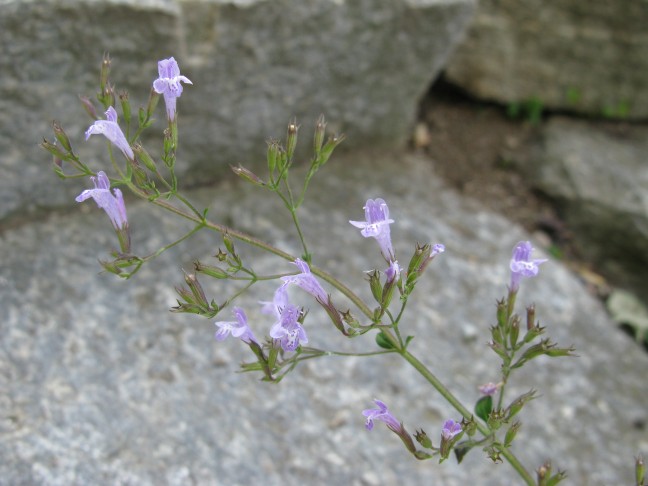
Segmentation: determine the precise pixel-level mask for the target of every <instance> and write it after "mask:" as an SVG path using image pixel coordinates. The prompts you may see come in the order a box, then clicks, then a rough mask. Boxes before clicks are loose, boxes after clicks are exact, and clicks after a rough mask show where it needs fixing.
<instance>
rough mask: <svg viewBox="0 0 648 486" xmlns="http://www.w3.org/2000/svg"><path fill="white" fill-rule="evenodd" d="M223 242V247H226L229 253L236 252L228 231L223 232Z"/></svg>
mask: <svg viewBox="0 0 648 486" xmlns="http://www.w3.org/2000/svg"><path fill="white" fill-rule="evenodd" d="M223 244H224V245H225V248H227V251H228V252H229V253H230V254H231V255H234V254H235V253H236V252H235V251H234V240H233V239H232V237H231V236H230V235H229V233H225V234H223Z"/></svg>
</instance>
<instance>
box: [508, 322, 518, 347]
mask: <svg viewBox="0 0 648 486" xmlns="http://www.w3.org/2000/svg"><path fill="white" fill-rule="evenodd" d="M519 336H520V317H519V316H517V315H515V316H513V322H511V327H510V329H509V342H510V343H511V347H512V348H514V347H515V345H516V344H517V340H518V337H519Z"/></svg>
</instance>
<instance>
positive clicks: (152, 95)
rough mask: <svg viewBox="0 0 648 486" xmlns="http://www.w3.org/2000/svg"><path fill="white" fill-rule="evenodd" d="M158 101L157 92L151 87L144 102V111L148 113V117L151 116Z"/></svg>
mask: <svg viewBox="0 0 648 486" xmlns="http://www.w3.org/2000/svg"><path fill="white" fill-rule="evenodd" d="M158 101H160V95H159V93H157V92H156V91H155V90H154V89H153V88H151V91H149V97H148V102H147V103H146V113H147V115H148V118H151V117H152V116H153V112H154V111H155V107H156V106H157V104H158Z"/></svg>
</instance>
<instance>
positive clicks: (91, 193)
mask: <svg viewBox="0 0 648 486" xmlns="http://www.w3.org/2000/svg"><path fill="white" fill-rule="evenodd" d="M90 180H92V183H93V184H94V186H95V187H94V189H86V190H85V191H83V192H82V193H81V194H79V195H78V196H77V197H76V202H83V201H85V200H86V199H88V198H92V199H94V200H95V202H96V203H97V206H99V207H100V208H101V209H103V210H104V211H106V214H107V215H108V217H109V218H110V221H111V222H112V225H113V227H114V228H115V229H116V230H117V231H120V230H127V229H128V219H127V217H126V206H125V205H124V198H123V196H122V192H121V191H120V190H119V189H114V191H113V192H114V195H113V193H111V192H110V180H109V179H108V176H107V175H106V173H105V172H103V171H100V172H98V173H97V177H90Z"/></svg>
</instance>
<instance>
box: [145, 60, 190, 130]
mask: <svg viewBox="0 0 648 486" xmlns="http://www.w3.org/2000/svg"><path fill="white" fill-rule="evenodd" d="M158 74H159V77H158V78H157V79H156V80H155V81H153V89H154V90H155V92H156V93H159V94H161V95H163V96H164V104H165V105H166V110H167V117H168V118H169V120H170V121H173V119H174V118H175V112H176V99H177V98H179V97H180V95H181V94H182V85H181V84H180V82H183V83H188V84H193V83H192V82H191V81H190V80H189V78H187V77H186V76H182V75H180V68H179V67H178V63H177V62H176V60H175V59H174V58H173V57H170V58H169V59H162V60H161V61H159V62H158Z"/></svg>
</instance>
